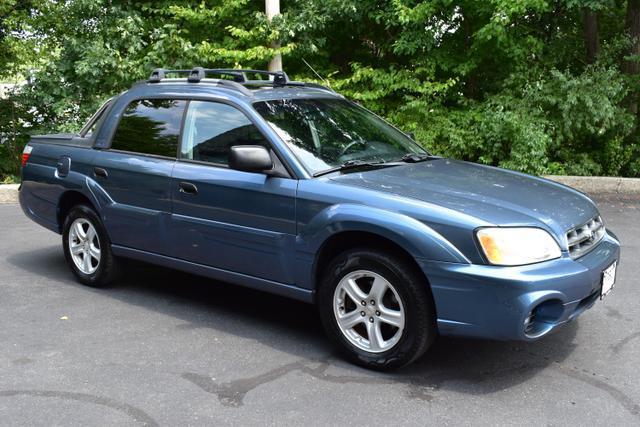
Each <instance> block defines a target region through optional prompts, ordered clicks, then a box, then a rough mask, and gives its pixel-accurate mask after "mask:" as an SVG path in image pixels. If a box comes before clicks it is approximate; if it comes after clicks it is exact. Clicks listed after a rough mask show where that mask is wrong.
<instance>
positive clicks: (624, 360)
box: [0, 196, 640, 426]
mask: <svg viewBox="0 0 640 427" xmlns="http://www.w3.org/2000/svg"><path fill="white" fill-rule="evenodd" d="M597 200H598V203H599V206H600V208H601V211H602V214H603V218H604V219H605V223H606V225H607V227H609V228H610V229H612V230H613V231H614V232H616V233H617V234H618V236H619V237H620V238H621V241H622V245H623V254H622V260H621V263H620V266H619V271H618V279H617V284H616V287H615V288H614V290H613V292H612V293H611V294H610V295H609V296H608V297H607V298H606V299H605V300H604V301H602V302H598V303H597V304H596V305H595V306H594V307H593V308H592V309H591V310H589V311H587V312H586V313H585V314H584V315H583V316H581V317H580V318H579V319H578V320H577V321H575V322H573V323H570V324H568V325H566V326H565V327H564V328H562V329H561V330H559V331H558V332H556V333H554V334H552V335H550V336H548V337H546V338H545V339H543V340H541V341H539V342H536V343H531V344H525V343H517V342H494V341H480V340H470V339H453V338H439V339H438V340H437V341H436V343H435V344H434V346H433V347H432V349H431V350H430V351H429V352H428V353H427V355H426V356H425V357H423V358H421V359H420V360H419V361H418V362H417V363H415V364H413V365H411V366H409V367H408V368H405V369H402V370H400V371H396V372H393V373H389V374H381V373H376V372H370V371H367V370H364V369H361V368H358V367H355V366H352V365H350V364H348V363H346V362H345V361H343V360H342V359H340V357H339V356H338V355H336V354H335V352H334V351H333V350H332V348H331V347H330V346H329V343H328V341H327V340H326V338H325V337H324V335H323V332H322V329H321V327H320V322H319V319H318V317H317V315H316V312H315V309H314V307H313V306H310V305H306V304H303V303H299V302H296V301H291V300H287V299H284V298H280V297H277V296H272V295H268V294H263V293H260V292H256V291H252V290H248V289H244V288H239V287H235V286H232V285H228V284H225V283H220V282H215V281H211V280H208V279H203V278H200V277H197V276H192V275H189V274H184V273H180V272H174V271H170V270H166V269H162V268H158V267H154V266H149V265H144V264H134V265H132V266H130V267H129V268H128V274H127V275H126V277H125V278H123V279H122V280H121V281H119V282H117V283H116V284H114V285H113V286H112V287H110V288H108V289H91V288H87V287H84V286H82V285H80V284H78V283H77V282H76V281H75V280H74V278H73V276H72V274H71V272H70V271H69V269H68V268H67V266H66V264H65V260H64V255H63V253H62V248H61V244H60V237H59V236H58V235H56V234H53V233H51V232H49V231H47V230H45V229H43V228H42V227H40V226H38V225H36V224H35V223H33V222H31V221H30V220H28V219H27V218H26V217H25V216H24V215H23V213H22V212H21V210H20V208H19V207H18V206H17V205H15V204H5V205H0V425H47V426H51V425H83V426H87V425H145V424H146V425H163V426H165V425H166V426H177V425H180V426H184V425H228V424H234V425H243V426H244V425H274V424H277V425H334V424H347V425H351V424H353V425H367V424H368V425H376V426H384V425H398V424H408V425H496V424H500V425H505V424H506V425H585V424H590V425H605V424H606V425H609V426H612V425H616V426H617V425H640V366H639V362H640V322H638V319H640V304H639V302H640V286H638V283H639V278H640V255H639V252H640V243H639V242H640V197H638V196H627V197H626V198H623V197H622V196H600V197H597Z"/></svg>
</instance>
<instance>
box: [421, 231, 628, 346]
mask: <svg viewBox="0 0 640 427" xmlns="http://www.w3.org/2000/svg"><path fill="white" fill-rule="evenodd" d="M619 258H620V243H619V241H618V239H617V238H616V236H615V235H614V234H613V233H611V232H609V231H607V234H606V235H605V237H604V238H603V239H602V241H601V242H600V243H599V244H598V245H597V246H596V247H595V248H594V249H593V250H592V251H591V252H589V253H588V254H586V255H584V256H582V257H581V258H578V259H576V260H573V259H571V258H570V257H569V256H568V254H566V253H563V256H562V257H561V258H559V259H556V260H552V261H546V262H543V263H538V264H532V265H526V266H518V267H499V266H491V265H478V264H456V263H444V262H437V261H427V260H422V261H421V260H418V261H419V264H420V266H421V268H422V269H423V271H424V273H425V275H426V276H427V277H428V279H429V283H430V285H431V291H432V293H433V297H434V301H435V305H436V312H437V317H438V329H439V332H440V334H442V335H459V336H469V337H481V338H492V339H504V340H510V339H517V340H525V341H533V340H536V339H538V338H540V337H542V336H544V335H546V334H548V333H549V332H551V331H552V330H554V329H555V328H557V327H558V326H560V325H562V324H564V323H566V322H568V321H570V320H572V319H574V318H575V317H577V316H578V315H580V314H581V313H582V312H584V311H585V310H587V309H588V308H590V307H591V306H593V304H594V303H595V302H596V301H597V300H598V299H599V296H600V287H601V282H602V271H603V270H604V269H605V268H607V267H608V266H610V265H611V264H612V263H613V262H615V261H618V260H619ZM532 313H533V319H532V321H529V322H527V319H528V318H529V317H530V316H531V315H532Z"/></svg>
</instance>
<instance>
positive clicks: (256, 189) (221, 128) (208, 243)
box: [171, 100, 297, 283]
mask: <svg viewBox="0 0 640 427" xmlns="http://www.w3.org/2000/svg"><path fill="white" fill-rule="evenodd" d="M234 145H262V146H265V147H267V148H269V149H270V150H271V149H272V147H271V145H270V143H269V142H268V141H267V139H266V138H265V137H264V136H263V135H262V133H261V132H260V131H259V130H258V128H257V127H256V126H255V125H254V124H253V123H252V122H251V120H250V119H249V118H248V117H247V116H246V115H245V114H244V113H243V112H242V111H240V110H239V109H238V108H236V107H235V106H233V105H230V104H227V103H222V102H212V101H196V100H192V101H190V102H189V104H188V106H187V112H186V114H185V119H184V128H183V132H182V142H181V146H180V150H179V153H178V161H177V163H176V166H175V168H174V170H173V178H172V196H173V200H174V203H173V215H172V227H171V233H172V250H174V251H175V252H174V256H175V257H177V258H180V259H185V260H188V261H192V262H195V263H198V264H204V265H207V266H211V267H216V268H220V269H224V270H227V271H231V272H236V273H242V274H246V275H250V276H254V277H259V278H264V279H269V280H273V281H277V282H281V283H293V262H292V260H293V259H294V256H293V254H294V242H295V230H296V225H295V195H296V187H297V180H295V179H291V178H286V177H276V176H269V175H267V174H264V173H251V172H243V171H238V170H233V169H230V168H229V167H228V164H227V160H228V156H229V151H230V148H231V147H232V146H234ZM272 157H273V158H274V160H275V161H276V163H278V158H277V156H276V155H275V152H273V151H272ZM280 165H281V164H280Z"/></svg>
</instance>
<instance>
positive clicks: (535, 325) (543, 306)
mask: <svg viewBox="0 0 640 427" xmlns="http://www.w3.org/2000/svg"><path fill="white" fill-rule="evenodd" d="M563 310H564V306H563V305H562V302H561V301H560V300H547V301H544V302H542V303H540V304H538V305H537V306H535V307H534V308H533V310H531V311H530V312H529V314H528V315H527V317H525V319H524V323H523V328H524V334H525V336H527V337H528V338H539V337H541V336H542V335H545V334H546V333H547V332H549V331H550V330H551V329H553V327H554V325H555V324H556V322H557V321H558V320H559V319H560V317H561V316H562V312H563Z"/></svg>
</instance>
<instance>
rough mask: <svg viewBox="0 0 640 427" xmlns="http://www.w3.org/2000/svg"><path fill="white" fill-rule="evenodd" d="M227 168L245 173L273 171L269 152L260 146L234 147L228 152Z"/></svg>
mask: <svg viewBox="0 0 640 427" xmlns="http://www.w3.org/2000/svg"><path fill="white" fill-rule="evenodd" d="M229 167H230V168H231V169H237V170H239V171H245V172H265V171H268V170H271V169H273V161H271V156H270V155H269V151H268V150H267V149H266V148H264V147H262V146H260V145H234V146H233V147H231V151H230V152H229Z"/></svg>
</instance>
